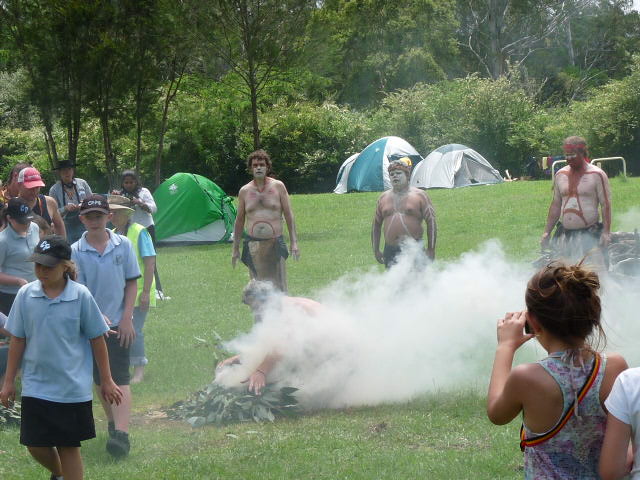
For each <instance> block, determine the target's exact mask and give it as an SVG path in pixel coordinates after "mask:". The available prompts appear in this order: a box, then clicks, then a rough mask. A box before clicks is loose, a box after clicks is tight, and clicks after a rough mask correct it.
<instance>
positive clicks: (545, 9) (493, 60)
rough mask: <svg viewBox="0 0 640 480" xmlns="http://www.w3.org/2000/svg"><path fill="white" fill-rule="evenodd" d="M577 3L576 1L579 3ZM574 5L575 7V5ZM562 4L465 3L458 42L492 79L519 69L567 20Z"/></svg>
mask: <svg viewBox="0 0 640 480" xmlns="http://www.w3.org/2000/svg"><path fill="white" fill-rule="evenodd" d="M579 1H580V0H577V2H579ZM577 2H575V3H577ZM568 3H569V2H566V1H564V0H545V1H533V0H469V1H468V2H467V3H465V4H462V5H461V7H460V15H461V27H462V28H461V30H460V32H461V41H460V43H461V44H462V45H464V46H465V47H466V48H467V49H468V51H470V52H471V53H472V55H473V56H474V57H475V59H476V61H477V63H478V66H479V67H480V68H481V70H482V71H484V73H486V74H487V75H488V76H490V77H491V78H493V79H497V78H500V77H501V76H503V75H505V73H506V72H507V70H508V66H509V65H522V64H524V62H526V60H527V59H528V58H529V57H530V56H531V55H532V54H533V53H534V52H536V51H538V50H539V49H541V48H547V47H548V45H546V44H545V40H546V39H548V38H549V37H551V36H552V35H553V34H554V33H555V32H557V31H558V30H559V29H560V27H562V26H563V25H564V24H565V23H566V21H567V18H568V14H569V7H568V5H567V4H568Z"/></svg>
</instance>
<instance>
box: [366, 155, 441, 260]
mask: <svg viewBox="0 0 640 480" xmlns="http://www.w3.org/2000/svg"><path fill="white" fill-rule="evenodd" d="M388 170H389V178H390V180H391V190H387V191H386V192H384V193H383V194H382V195H381V196H380V198H379V199H378V205H377V207H376V213H375V216H374V217H373V227H372V229H371V243H372V245H373V254H374V255H375V257H376V260H377V261H378V262H380V263H384V265H385V267H386V268H390V267H391V265H393V264H394V263H395V262H396V257H397V256H398V254H399V253H400V249H401V243H402V241H403V240H404V239H405V238H407V237H409V238H413V239H414V240H417V241H421V240H422V234H423V233H424V230H423V227H422V222H423V221H425V222H426V224H427V245H426V247H425V253H426V254H427V256H428V257H429V258H430V259H431V260H433V259H434V258H435V256H436V232H437V227H436V215H435V211H434V209H433V205H432V204H431V200H430V199H429V197H428V196H427V194H426V193H425V192H423V191H422V190H420V189H418V188H415V187H410V186H409V178H410V176H411V160H410V159H409V158H407V157H403V158H401V159H399V160H394V161H392V162H391V163H389V167H388ZM382 229H384V251H383V252H381V251H380V233H381V230H382Z"/></svg>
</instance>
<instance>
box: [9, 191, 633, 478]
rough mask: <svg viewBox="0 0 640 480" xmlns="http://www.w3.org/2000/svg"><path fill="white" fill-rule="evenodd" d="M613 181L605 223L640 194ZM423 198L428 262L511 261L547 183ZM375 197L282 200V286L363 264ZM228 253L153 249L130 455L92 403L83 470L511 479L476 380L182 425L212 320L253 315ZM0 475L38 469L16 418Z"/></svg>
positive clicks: (512, 428) (523, 247) (536, 229)
mask: <svg viewBox="0 0 640 480" xmlns="http://www.w3.org/2000/svg"><path fill="white" fill-rule="evenodd" d="M612 187H613V193H614V199H613V202H614V230H615V229H616V226H617V225H616V220H615V218H616V217H615V216H616V215H619V214H620V213H622V212H626V211H628V210H630V209H631V208H632V207H634V206H637V205H638V203H640V201H639V200H640V195H639V194H638V192H640V181H639V180H637V179H630V180H628V181H626V182H623V181H620V180H618V179H614V180H613V181H612ZM429 195H430V196H431V198H432V200H433V203H434V205H435V208H436V212H437V217H438V246H437V257H438V260H439V261H450V260H454V259H456V258H457V257H458V256H459V255H460V254H461V253H462V252H465V251H468V250H471V249H474V248H476V247H477V246H478V245H479V244H480V243H482V242H484V241H486V240H487V239H490V238H497V239H499V240H500V241H501V242H502V243H503V245H504V247H505V251H506V252H507V254H508V255H509V256H510V257H511V258H514V259H516V258H517V259H522V260H527V261H528V260H532V259H533V258H535V257H536V252H537V248H538V246H537V242H538V238H539V236H540V234H541V232H542V229H543V227H544V224H545V218H546V212H547V208H548V205H549V201H550V196H551V184H550V182H549V181H545V182H542V181H541V182H514V183H505V184H502V185H497V186H491V187H473V188H466V189H459V190H438V191H431V192H429ZM377 197H378V194H376V193H371V194H349V195H341V196H339V195H332V194H325V195H298V196H294V197H293V198H292V203H293V208H294V211H295V214H296V219H297V224H298V230H299V242H300V248H301V253H302V259H301V261H300V262H298V263H293V262H291V261H290V262H288V268H289V285H290V291H291V294H293V295H307V296H313V295H314V291H315V290H316V289H318V288H320V287H323V286H325V285H327V284H328V283H330V282H332V281H333V280H335V279H337V278H339V277H340V276H342V275H343V274H345V273H346V272H352V271H354V270H355V271H357V270H359V269H369V268H371V266H372V265H373V264H374V259H373V255H372V252H371V246H370V228H371V220H372V215H373V211H374V207H375V203H376V199H377ZM230 257H231V247H230V245H229V244H224V245H212V246H198V247H190V248H163V249H161V250H160V252H159V257H158V261H159V268H160V273H161V276H162V282H163V285H164V288H165V292H166V293H167V294H168V295H170V296H171V300H168V301H164V302H160V305H159V307H158V308H156V309H155V310H154V311H153V312H152V313H151V314H150V316H149V319H148V323H147V326H146V330H145V331H146V336H147V356H148V357H149V359H150V364H149V366H148V367H147V370H146V380H145V382H144V383H142V384H140V385H135V386H134V387H133V391H134V420H133V425H132V428H131V437H132V453H131V455H130V457H129V458H128V459H127V460H124V461H121V462H114V461H112V460H111V459H110V458H109V456H108V455H107V453H106V452H105V451H104V444H105V441H106V423H105V422H104V417H103V414H102V412H101V411H100V409H99V408H96V409H95V411H96V423H97V429H98V432H99V434H98V438H97V439H96V440H92V441H89V442H85V444H84V446H83V449H82V451H83V455H84V459H85V464H86V478H89V479H151V478H158V479H188V478H202V479H209V478H211V479H213V478H224V479H280V478H291V479H297V478H305V479H338V478H340V479H352V478H354V479H355V478H361V479H369V478H388V479H391V478H393V479H405V478H407V479H409V478H438V479H439V478H457V479H459V478H469V479H480V478H485V479H494V478H521V477H522V469H521V463H522V454H521V453H520V450H519V447H518V441H517V430H518V423H517V422H513V423H512V424H511V425H509V426H507V427H494V426H493V425H491V424H490V423H489V421H488V420H487V419H486V418H485V415H484V397H483V391H482V390H483V388H484V385H485V383H486V380H487V378H483V379H478V385H480V386H482V388H481V389H479V390H478V389H474V388H473V386H462V385H461V386H460V387H459V388H458V389H456V390H455V391H439V392H438V393H433V394H430V395H427V396H424V397H421V398H417V399H415V400H413V401H411V402H409V403H406V404H403V405H386V406H379V407H375V408H354V409H348V410H341V411H320V412H316V413H314V414H311V415H308V416H304V417H301V418H298V419H295V420H287V421H277V422H276V423H274V424H264V425H258V424H255V423H250V424H240V425H233V426H229V427H226V428H222V429H221V428H215V427H204V428H200V429H191V428H190V427H189V426H188V425H187V424H186V423H180V422H172V421H167V420H166V419H163V418H158V411H159V409H160V408H161V407H163V406H167V405H170V404H171V403H173V402H175V401H177V400H181V399H184V398H185V397H187V396H188V395H189V394H190V393H191V392H193V391H195V390H197V389H199V388H200V387H202V386H203V385H205V384H206V383H208V382H210V381H211V379H212V376H213V367H214V365H215V359H214V357H213V349H212V348H211V343H212V342H213V340H214V331H215V332H217V333H218V334H220V335H221V336H222V337H223V338H225V339H226V338H231V337H233V336H234V335H236V334H238V333H240V332H243V331H246V330H247V329H248V328H249V327H250V325H251V317H250V314H249V310H248V309H247V308H246V307H245V306H244V305H242V304H241V303H240V292H241V289H242V287H243V286H244V284H245V283H246V281H247V279H248V275H247V272H246V269H245V268H244V267H243V266H242V268H237V269H236V270H233V269H232V268H231V262H230ZM196 337H197V338H196ZM202 340H204V342H203V341H202ZM443 341H446V339H443ZM451 354H452V355H455V352H452V353H451ZM486 373H487V376H488V374H489V372H486ZM0 478H1V479H3V480H4V479H7V480H10V479H29V480H31V479H37V478H42V479H45V478H48V475H47V474H46V472H45V471H44V470H43V469H42V468H41V467H39V466H37V465H36V464H35V462H34V461H33V460H32V459H31V458H30V457H29V456H28V454H27V453H26V450H25V449H24V447H22V446H20V445H19V444H18V431H17V430H15V429H9V430H4V431H1V430H0Z"/></svg>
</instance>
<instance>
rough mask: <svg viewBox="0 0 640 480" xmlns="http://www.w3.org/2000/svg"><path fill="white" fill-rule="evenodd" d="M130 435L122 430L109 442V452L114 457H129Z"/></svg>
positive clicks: (115, 433) (114, 434) (115, 432)
mask: <svg viewBox="0 0 640 480" xmlns="http://www.w3.org/2000/svg"><path fill="white" fill-rule="evenodd" d="M130 448H131V447H130V445H129V434H128V433H127V432H123V431H122V430H115V431H114V432H113V436H111V437H109V440H107V452H109V453H110V454H111V455H112V456H113V457H116V458H122V457H126V456H127V455H129V450H130Z"/></svg>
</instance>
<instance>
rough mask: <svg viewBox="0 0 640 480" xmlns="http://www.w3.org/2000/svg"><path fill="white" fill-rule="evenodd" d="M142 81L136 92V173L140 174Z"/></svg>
mask: <svg viewBox="0 0 640 480" xmlns="http://www.w3.org/2000/svg"><path fill="white" fill-rule="evenodd" d="M141 83H142V82H139V83H138V89H137V92H136V173H137V174H138V175H140V156H141V151H142V92H143V87H142V84H141Z"/></svg>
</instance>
